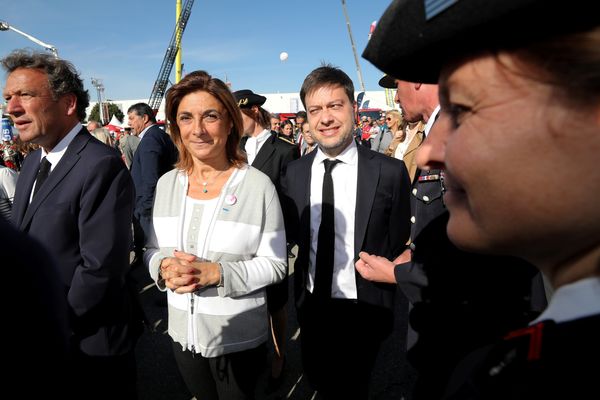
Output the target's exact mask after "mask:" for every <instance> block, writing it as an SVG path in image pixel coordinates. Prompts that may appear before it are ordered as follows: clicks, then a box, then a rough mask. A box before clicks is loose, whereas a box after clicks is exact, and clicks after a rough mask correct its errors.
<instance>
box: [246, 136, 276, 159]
mask: <svg viewBox="0 0 600 400" xmlns="http://www.w3.org/2000/svg"><path fill="white" fill-rule="evenodd" d="M270 137H271V131H270V130H269V129H265V130H263V131H262V132H261V133H259V134H258V135H256V136H248V141H247V142H246V146H245V147H244V150H246V155H247V156H248V165H252V163H253V162H254V159H255V158H256V155H257V154H258V152H259V151H260V148H261V147H262V146H263V144H265V142H266V141H267V139H268V138H270Z"/></svg>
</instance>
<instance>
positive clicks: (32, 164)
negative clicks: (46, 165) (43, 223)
mask: <svg viewBox="0 0 600 400" xmlns="http://www.w3.org/2000/svg"><path fill="white" fill-rule="evenodd" d="M40 153H41V150H36V151H34V152H32V153H31V154H29V155H28V156H27V159H28V160H27V161H29V162H25V164H24V166H23V169H22V170H21V172H20V173H19V178H18V183H17V188H16V191H15V204H14V205H13V209H12V212H13V215H12V220H13V222H14V224H15V226H21V221H23V217H24V215H25V211H26V210H27V206H28V205H29V196H30V194H31V190H32V189H33V182H35V177H36V175H37V171H38V169H39V168H40V161H41V155H40ZM33 160H36V161H37V162H36V161H33Z"/></svg>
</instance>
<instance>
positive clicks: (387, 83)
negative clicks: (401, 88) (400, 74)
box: [379, 74, 397, 89]
mask: <svg viewBox="0 0 600 400" xmlns="http://www.w3.org/2000/svg"><path fill="white" fill-rule="evenodd" d="M379 86H381V87H382V88H386V89H396V87H397V86H396V79H394V77H392V76H390V75H388V74H385V75H384V76H383V78H381V79H380V80H379Z"/></svg>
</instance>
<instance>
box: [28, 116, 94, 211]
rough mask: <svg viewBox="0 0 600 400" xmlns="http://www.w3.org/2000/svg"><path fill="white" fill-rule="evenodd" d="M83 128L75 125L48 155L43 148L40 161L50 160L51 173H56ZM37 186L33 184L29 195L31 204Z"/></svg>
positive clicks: (78, 124)
mask: <svg viewBox="0 0 600 400" xmlns="http://www.w3.org/2000/svg"><path fill="white" fill-rule="evenodd" d="M81 128H83V126H82V125H81V124H80V123H79V122H78V123H77V125H75V127H73V129H71V130H70V131H69V133H67V136H65V137H64V138H62V139H61V140H60V142H58V144H57V145H56V146H54V148H53V149H52V150H50V153H46V150H44V148H42V152H41V155H40V160H42V159H43V158H44V157H46V160H48V162H49V163H50V172H52V171H54V167H56V164H58V162H59V161H60V159H61V158H62V157H63V156H64V155H65V152H66V151H67V147H69V145H70V144H71V142H72V141H73V139H74V138H75V135H77V134H78V133H79V131H80V130H81ZM35 185H37V182H35V183H34V184H33V187H32V188H31V193H30V194H29V202H30V203H31V199H32V198H33V193H34V192H35Z"/></svg>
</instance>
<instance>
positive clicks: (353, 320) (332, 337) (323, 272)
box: [283, 65, 410, 399]
mask: <svg viewBox="0 0 600 400" xmlns="http://www.w3.org/2000/svg"><path fill="white" fill-rule="evenodd" d="M300 98H301V100H302V102H303V104H304V106H305V108H306V110H307V114H308V122H309V125H310V131H311V133H312V136H313V138H314V139H315V141H316V142H317V143H318V146H319V147H318V149H317V150H315V151H313V152H311V153H309V154H308V155H306V156H304V157H301V158H300V159H299V160H296V161H294V162H291V163H290V164H289V165H288V168H287V172H286V175H285V177H284V179H283V193H284V202H285V203H284V204H285V205H286V207H285V208H284V210H286V218H288V223H289V226H290V227H293V229H290V234H291V235H292V239H293V240H295V241H296V243H297V244H298V247H299V250H298V258H297V260H296V263H295V272H294V287H295V298H296V306H297V308H298V320H299V323H300V328H301V349H302V361H303V366H304V370H305V372H306V375H307V377H308V379H309V381H310V383H311V384H312V385H313V386H314V387H315V389H317V390H318V392H319V393H320V394H321V395H323V396H324V397H325V398H332V399H333V398H339V399H342V398H353V399H366V398H367V397H368V391H369V377H370V374H371V371H372V368H373V365H374V361H375V358H376V356H377V353H378V349H379V347H380V344H381V342H382V341H383V340H384V339H385V338H386V337H387V336H388V335H389V334H390V332H391V330H392V323H393V314H392V310H391V309H392V307H393V305H394V295H395V285H390V284H383V283H374V282H369V281H367V280H365V279H363V278H362V277H360V276H359V275H358V274H356V273H355V270H354V262H355V261H356V259H357V258H358V253H359V252H360V251H367V250H366V249H371V250H372V251H373V252H375V253H376V254H387V255H388V256H389V257H392V256H393V255H395V254H399V252H401V251H402V249H403V248H404V245H405V243H406V241H407V239H408V236H409V231H410V227H409V225H410V223H409V218H410V205H409V190H410V182H409V179H408V173H407V171H406V168H405V167H404V164H403V163H402V162H401V161H399V160H396V159H393V158H390V157H386V156H384V155H382V154H379V153H376V152H374V151H371V150H369V149H367V148H365V147H362V146H357V145H356V143H355V142H354V140H353V132H354V115H355V112H356V102H355V101H354V85H353V84H352V81H351V80H350V78H349V77H348V75H346V74H345V73H344V72H343V71H341V70H340V69H338V68H335V67H332V66H329V65H325V66H322V67H319V68H317V69H315V70H314V71H312V72H311V73H310V74H309V75H308V76H307V77H306V79H305V80H304V83H303V85H302V89H301V91H300ZM375 249H377V250H375Z"/></svg>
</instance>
